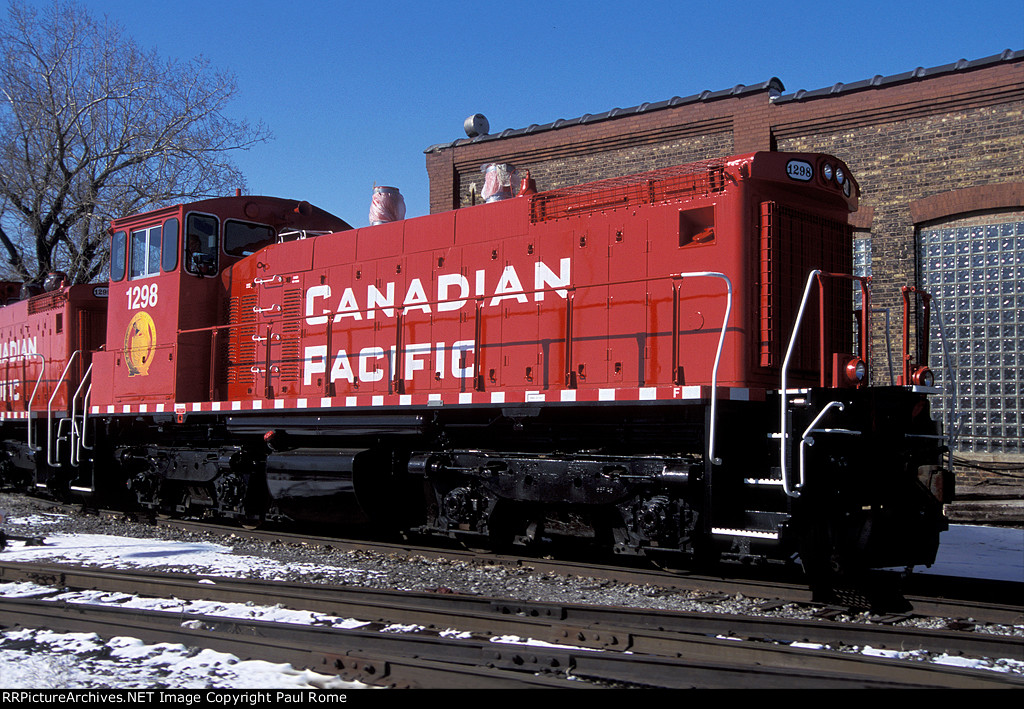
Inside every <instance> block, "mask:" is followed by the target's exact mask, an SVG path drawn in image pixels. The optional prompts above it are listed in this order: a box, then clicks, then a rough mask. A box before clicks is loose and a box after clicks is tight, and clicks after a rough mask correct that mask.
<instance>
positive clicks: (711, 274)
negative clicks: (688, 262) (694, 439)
mask: <svg viewBox="0 0 1024 709" xmlns="http://www.w3.org/2000/svg"><path fill="white" fill-rule="evenodd" d="M678 277H679V278H697V277H707V278H721V279H722V280H724V281H725V287H726V301H725V317H724V318H723V319H722V332H721V334H720V335H719V336H718V350H717V351H716V352H715V363H714V365H713V366H712V368H711V426H710V430H709V431H708V460H710V461H711V462H712V464H714V465H721V464H722V459H721V458H718V457H717V456H716V455H715V436H716V433H717V425H718V364H719V362H720V361H721V358H722V347H723V346H724V345H725V333H726V332H727V331H728V328H729V315H730V314H731V313H732V281H730V280H729V277H728V276H726V275H725V274H724V273H719V272H718V271H688V272H685V273H680V274H679V276H678ZM673 366H675V363H673Z"/></svg>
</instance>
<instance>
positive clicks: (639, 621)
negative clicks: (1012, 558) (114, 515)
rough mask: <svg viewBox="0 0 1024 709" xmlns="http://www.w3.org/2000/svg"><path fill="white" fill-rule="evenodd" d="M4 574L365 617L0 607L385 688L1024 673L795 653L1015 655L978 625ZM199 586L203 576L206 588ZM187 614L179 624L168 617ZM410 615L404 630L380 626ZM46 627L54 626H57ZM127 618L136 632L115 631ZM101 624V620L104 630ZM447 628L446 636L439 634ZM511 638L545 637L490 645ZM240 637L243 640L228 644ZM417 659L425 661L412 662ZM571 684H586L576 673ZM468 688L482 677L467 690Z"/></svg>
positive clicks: (948, 678) (912, 682) (10, 615)
mask: <svg viewBox="0 0 1024 709" xmlns="http://www.w3.org/2000/svg"><path fill="white" fill-rule="evenodd" d="M0 579H2V580H3V581H25V580H29V581H33V582H35V583H38V584H43V585H46V586H50V587H53V588H62V589H63V588H68V589H92V590H103V591H105V592H108V593H138V594H144V595H148V596H156V597H160V598H169V597H171V598H176V599H180V603H181V604H185V603H186V602H187V601H189V600H200V599H202V600H208V601H209V600H214V601H218V602H222V603H246V602H253V601H254V600H255V599H258V602H259V603H260V604H267V605H281V606H284V607H288V608H296V609H303V610H307V611H315V612H318V613H322V614H325V615H327V616H335V617H342V618H346V617H355V618H358V619H360V620H362V621H365V622H367V623H369V624H370V625H368V626H367V628H366V629H360V630H356V631H352V630H339V629H336V628H328V627H306V626H296V625H286V624H275V623H267V622H260V621H249V620H242V619H235V618H232V619H228V618H224V617H221V616H216V617H214V616H201V615H196V614H193V613H191V612H188V610H187V608H186V607H185V606H184V605H181V607H180V608H179V609H178V610H177V611H176V612H172V613H154V612H143V611H130V612H127V616H124V614H123V613H119V612H118V610H119V609H116V608H114V609H112V608H107V607H102V608H98V607H93V606H86V605H83V604H80V603H66V602H65V603H57V602H53V601H45V600H33V601H25V600H19V601H5V602H3V603H2V604H0V622H2V623H4V624H5V625H10V624H20V625H23V626H25V627H30V626H31V624H32V623H33V622H38V623H40V624H41V627H48V628H51V629H58V630H68V631H71V630H77V631H80V630H84V629H89V630H92V631H94V632H98V633H100V634H101V635H103V634H105V633H106V632H110V633H116V634H134V635H136V636H138V635H139V633H140V632H142V633H149V634H150V635H149V636H148V637H143V638H142V639H143V640H147V641H165V640H168V639H170V638H169V636H171V635H173V639H175V640H176V641H178V642H184V643H186V644H191V645H198V646H202V647H211V648H212V649H217V650H222V651H230V652H233V653H234V654H237V655H240V656H247V655H251V654H256V656H258V657H259V658H260V659H268V660H272V661H278V662H290V663H292V664H293V665H295V666H301V667H306V668H308V669H312V670H316V671H318V672H333V673H336V674H339V675H341V676H342V677H343V678H345V679H359V680H362V681H364V682H368V683H373V684H383V685H387V686H416V687H423V686H444V687H452V686H459V687H463V686H465V687H475V686H488V687H499V686H545V687H550V686H562V683H565V682H566V681H567V680H568V679H569V678H572V679H573V680H575V681H573V682H572V683H570V684H568V685H566V686H572V687H580V686H609V685H611V686H653V687H670V688H681V687H707V688H710V687H761V688H763V687H821V688H847V687H948V688H992V687H1016V688H1020V687H1024V677H1021V676H1020V675H1004V674H1000V673H996V672H988V671H980V670H962V669H956V668H950V667H948V666H943V665H937V664H932V663H928V662H920V661H898V660H883V659H878V658H866V657H863V656H861V655H856V654H850V653H844V652H838V651H834V650H823V649H809V648H808V647H806V646H803V647H794V646H793V645H792V643H795V642H802V643H804V644H805V645H806V644H807V643H815V644H817V645H822V646H831V647H854V646H864V645H870V646H871V647H875V648H899V649H901V650H903V651H907V650H918V651H921V652H924V653H931V654H939V653H956V654H962V655H966V656H973V657H1007V658H1012V659H1018V660H1024V656H1022V654H1024V640H1022V639H1021V638H1007V637H998V636H982V635H980V634H977V633H966V632H952V631H942V632H940V631H922V630H918V629H905V628H892V627H885V626H862V625H854V624H837V623H825V622H808V621H794V620H787V619H776V618H761V617H758V618H750V617H743V616H727V615H722V614H697V613H679V612H666V611H655V610H649V609H643V610H639V609H637V610H633V609H623V608H602V607H594V606H582V605H572V604H551V603H523V602H512V601H507V600H502V599H489V598H480V597H474V596H460V595H453V594H437V593H407V592H396V591H380V590H373V589H364V588H352V587H331V586H323V585H316V586H310V585H304V584H294V583H284V582H272V583H267V582H260V583H252V582H249V581H241V580H237V579H226V578H215V579H211V578H210V577H208V576H192V575H165V574H153V573H138V572H122V571H117V572H111V571H97V570H86V569H77V568H73V567H67V566H62V565H52V564H49V565H48V564H0ZM211 581H212V583H211ZM183 620H185V625H186V626H187V627H181V626H182V624H183ZM393 624H401V625H412V624H415V625H416V626H419V627H421V628H422V629H423V630H422V631H421V632H419V633H416V634H409V633H401V634H395V633H387V632H380V631H381V629H383V628H385V627H388V626H391V625H393ZM55 626H56V627H55ZM131 628H135V629H137V630H128V629H131ZM104 629H106V630H104ZM448 629H456V630H458V631H460V633H462V636H461V637H459V638H457V639H455V638H452V637H448V636H449V635H450V633H445V632H443V631H446V630H448ZM510 635H514V636H516V637H519V638H531V639H533V640H534V641H538V640H539V641H544V642H546V643H550V644H549V645H535V644H533V645H522V644H508V643H498V642H495V639H497V638H502V637H507V636H510ZM240 639H241V645H239V641H240ZM424 663H426V664H424ZM580 680H585V683H581V682H580ZM481 683H482V684H481Z"/></svg>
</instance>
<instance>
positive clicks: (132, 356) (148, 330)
mask: <svg viewBox="0 0 1024 709" xmlns="http://www.w3.org/2000/svg"><path fill="white" fill-rule="evenodd" d="M154 349H156V323H154V322H153V318H152V317H151V316H150V314H149V313H147V312H145V311H141V312H138V313H136V314H135V317H133V318H132V319H131V320H130V321H129V323H128V329H127V330H125V333H124V361H125V364H127V365H128V376H129V377H135V376H146V375H148V374H149V366H150V365H151V364H152V363H153V350H154Z"/></svg>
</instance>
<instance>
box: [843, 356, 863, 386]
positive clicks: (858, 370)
mask: <svg viewBox="0 0 1024 709" xmlns="http://www.w3.org/2000/svg"><path fill="white" fill-rule="evenodd" d="M867 375H868V365H867V364H865V362H864V360H862V359H860V358H857V357H855V358H853V359H851V360H850V361H849V362H847V363H846V378H847V379H848V380H849V381H850V382H852V383H854V384H858V383H860V382H862V381H864V377H866V376H867Z"/></svg>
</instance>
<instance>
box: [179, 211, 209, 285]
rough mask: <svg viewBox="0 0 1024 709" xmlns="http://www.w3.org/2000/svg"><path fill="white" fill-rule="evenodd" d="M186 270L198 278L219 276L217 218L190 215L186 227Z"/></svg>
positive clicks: (206, 215)
mask: <svg viewBox="0 0 1024 709" xmlns="http://www.w3.org/2000/svg"><path fill="white" fill-rule="evenodd" d="M185 270H186V271H188V272H189V273H193V274H195V275H197V276H214V275H216V274H217V218H216V217H212V216H210V215H208V214H190V215H188V219H187V221H186V225H185Z"/></svg>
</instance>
